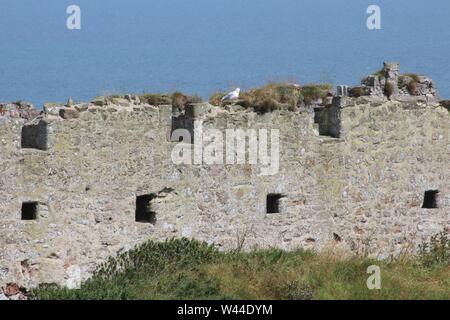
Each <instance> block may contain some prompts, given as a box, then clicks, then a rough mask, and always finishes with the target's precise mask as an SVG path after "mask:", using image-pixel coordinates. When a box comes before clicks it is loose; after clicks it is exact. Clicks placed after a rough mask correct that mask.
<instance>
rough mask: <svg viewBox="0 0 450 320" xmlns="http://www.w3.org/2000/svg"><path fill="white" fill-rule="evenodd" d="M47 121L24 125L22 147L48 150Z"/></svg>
mask: <svg viewBox="0 0 450 320" xmlns="http://www.w3.org/2000/svg"><path fill="white" fill-rule="evenodd" d="M47 131H48V130H47V122H45V121H39V122H38V123H34V124H28V125H25V126H23V127H22V136H21V147H22V148H24V149H38V150H44V151H45V150H47V143H48V142H47V140H48V138H47V135H48V132H47Z"/></svg>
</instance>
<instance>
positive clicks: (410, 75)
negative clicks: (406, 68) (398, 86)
mask: <svg viewBox="0 0 450 320" xmlns="http://www.w3.org/2000/svg"><path fill="white" fill-rule="evenodd" d="M404 76H405V77H409V78H411V79H412V80H413V81H414V82H416V83H419V82H420V76H419V75H418V74H415V73H405V74H404Z"/></svg>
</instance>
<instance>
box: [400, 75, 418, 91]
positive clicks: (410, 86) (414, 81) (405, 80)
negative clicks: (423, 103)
mask: <svg viewBox="0 0 450 320" xmlns="http://www.w3.org/2000/svg"><path fill="white" fill-rule="evenodd" d="M419 83H420V76H419V75H417V74H414V73H407V74H404V75H401V76H400V78H399V82H398V86H399V88H400V89H402V88H406V89H407V90H408V92H409V93H410V94H411V95H418V94H419V92H418V87H419Z"/></svg>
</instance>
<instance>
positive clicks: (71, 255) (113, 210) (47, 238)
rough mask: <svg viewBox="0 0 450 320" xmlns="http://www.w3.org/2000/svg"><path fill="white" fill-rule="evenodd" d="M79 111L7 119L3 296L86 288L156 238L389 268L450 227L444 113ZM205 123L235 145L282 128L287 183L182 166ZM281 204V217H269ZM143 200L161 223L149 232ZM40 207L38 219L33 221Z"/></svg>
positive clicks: (0, 132)
mask: <svg viewBox="0 0 450 320" xmlns="http://www.w3.org/2000/svg"><path fill="white" fill-rule="evenodd" d="M75 107H76V110H77V111H73V110H75V109H74V108H72V107H71V108H67V109H62V110H59V112H56V113H54V112H51V110H50V109H49V110H47V112H46V113H45V114H44V115H41V116H40V117H38V118H36V119H34V120H32V122H31V123H30V122H29V120H26V119H23V117H11V116H1V115H0V161H1V163H2V164H3V170H2V173H1V175H0V248H1V249H0V285H3V284H5V283H7V282H17V283H19V284H20V285H23V286H27V287H29V286H34V285H36V284H37V283H42V282H47V283H48V282H57V283H60V284H66V283H68V282H67V281H69V282H70V281H71V280H72V278H73V277H77V274H78V272H80V273H81V276H82V278H83V279H85V278H87V277H88V276H89V274H90V273H91V272H92V270H93V269H94V268H95V266H96V265H98V263H100V262H102V261H104V260H105V259H106V258H107V257H109V256H111V255H114V254H115V253H116V252H117V251H119V250H126V249H129V248H131V247H133V246H134V245H137V244H139V243H142V242H143V241H145V240H147V239H155V240H163V239H167V238H171V237H188V238H191V237H192V238H196V239H199V240H204V241H207V242H209V243H214V244H215V245H217V246H218V247H220V248H222V249H231V248H235V247H236V246H238V245H240V244H241V243H243V245H244V247H245V248H247V249H250V248H253V247H269V246H276V247H280V248H283V249H295V248H299V247H303V248H314V249H320V248H323V247H325V246H327V245H330V244H331V245H339V246H342V247H344V248H348V249H349V250H352V251H354V252H364V253H369V254H371V255H373V256H376V257H379V258H385V257H388V256H389V255H397V254H399V253H400V252H402V251H404V250H414V249H415V248H417V245H418V244H419V243H421V242H423V241H424V240H427V239H428V238H429V237H430V236H431V235H433V234H435V233H437V232H440V231H442V230H443V229H444V228H449V227H450V185H449V183H448V181H449V180H450V170H449V169H448V164H449V160H450V140H449V137H450V136H449V127H450V113H449V112H448V111H447V110H446V109H445V108H443V107H441V106H440V105H438V104H425V103H423V102H411V101H409V102H399V101H387V100H386V99H384V100H383V99H381V98H376V97H360V98H345V97H342V98H335V103H334V104H333V105H331V106H328V107H326V108H324V109H322V110H316V114H315V112H314V110H312V109H309V108H303V109H300V110H299V111H296V112H291V111H282V110H281V111H280V110H278V111H273V112H271V113H266V114H263V115H260V114H257V113H254V112H252V111H248V110H240V109H239V108H233V107H228V108H219V107H213V106H210V105H208V104H199V105H193V106H191V107H190V108H188V109H187V110H186V114H185V115H183V117H187V118H185V119H184V118H183V119H182V120H180V118H177V119H178V120H176V119H175V117H180V115H179V111H178V110H177V111H176V112H175V111H174V112H173V111H172V107H171V106H159V107H153V106H150V105H146V104H143V103H139V102H134V103H130V104H129V105H126V104H122V103H117V104H113V105H108V106H95V105H93V104H89V105H80V106H75ZM59 115H62V116H59ZM174 119H175V120H174ZM194 120H201V121H202V123H203V127H204V129H208V128H212V129H219V130H221V131H222V132H223V133H225V129H227V128H228V129H232V128H236V129H278V130H279V138H280V158H279V160H280V166H279V170H278V173H277V174H275V175H260V169H261V168H260V165H250V164H216V165H206V164H193V165H187V164H184V165H176V164H174V163H173V161H172V158H171V153H172V150H173V148H174V146H176V145H179V142H176V141H170V140H171V139H170V135H171V132H172V130H173V129H175V128H180V127H183V126H186V127H188V129H189V131H192V123H193V121H194ZM30 126H34V127H30ZM321 128H322V129H321ZM324 128H325V129H324ZM24 135H25V137H24ZM23 146H26V147H27V148H24V147H23ZM30 146H31V147H30ZM426 191H438V192H439V193H438V194H437V197H436V202H437V203H436V206H437V208H433V209H426V208H422V205H423V202H424V194H425V192H426ZM270 194H274V195H278V196H279V197H280V199H279V207H280V208H279V209H280V210H279V213H267V208H266V202H267V196H268V195H270ZM142 195H147V196H148V197H147V198H144V199H141V200H143V201H147V202H148V205H149V207H151V210H150V211H151V212H152V219H151V220H149V221H144V222H143V221H136V206H137V197H139V196H142ZM28 202H32V203H34V204H35V205H36V206H37V217H36V219H32V220H22V219H21V217H22V211H23V210H22V206H23V203H28Z"/></svg>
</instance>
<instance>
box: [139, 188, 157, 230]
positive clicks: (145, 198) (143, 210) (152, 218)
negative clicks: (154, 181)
mask: <svg viewBox="0 0 450 320" xmlns="http://www.w3.org/2000/svg"><path fill="white" fill-rule="evenodd" d="M155 198H156V194H154V193H151V194H145V195H142V196H137V197H136V217H135V218H136V222H142V223H152V224H154V223H156V212H155V211H153V209H152V200H153V199H155Z"/></svg>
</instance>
